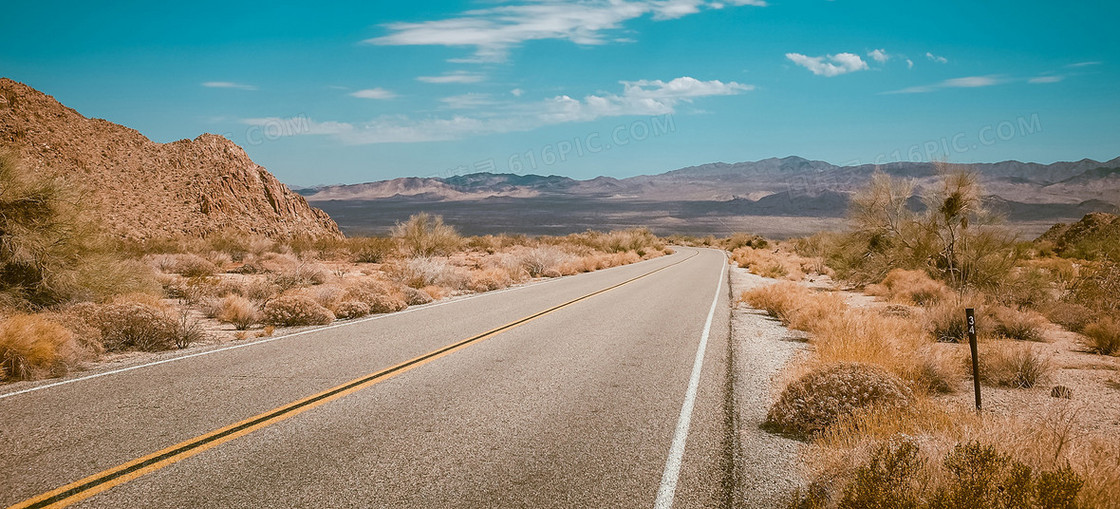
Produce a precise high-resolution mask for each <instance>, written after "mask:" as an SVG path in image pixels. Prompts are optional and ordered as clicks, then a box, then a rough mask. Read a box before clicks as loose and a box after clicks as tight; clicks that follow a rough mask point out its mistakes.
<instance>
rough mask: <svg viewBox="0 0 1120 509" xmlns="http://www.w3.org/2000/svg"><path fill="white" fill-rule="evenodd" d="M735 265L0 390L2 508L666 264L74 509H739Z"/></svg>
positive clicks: (480, 304)
mask: <svg viewBox="0 0 1120 509" xmlns="http://www.w3.org/2000/svg"><path fill="white" fill-rule="evenodd" d="M725 263H726V262H725V258H724V255H723V254H722V253H721V252H718V251H711V250H695V249H687V248H681V249H679V250H678V252H677V254H674V255H672V256H666V257H662V258H658V259H655V260H650V261H647V262H642V263H638V264H634V265H629V266H625V267H619V268H615V269H610V270H605V271H599V272H595V273H591V274H584V275H580V276H575V277H568V278H561V279H556V280H550V281H548V282H545V283H539V284H535V285H530V286H527V287H523V288H517V289H513V290H508V291H502V292H494V293H490V294H484V295H480V296H477V297H473V298H468V299H462V300H458V301H453V302H450V303H447V304H443V305H438V306H426V307H422V308H416V309H414V310H412V311H410V312H405V313H399V314H394V315H386V316H383V317H379V318H377V319H374V320H368V321H364V322H360V323H353V324H348V325H344V326H341V327H334V328H330V329H326V330H318V331H314V332H309V333H305V334H301V335H297V336H292V337H286V338H282V339H278V340H274V341H270V342H266V343H261V344H254V345H252V346H248V347H243V348H237V349H232V350H221V351H215V352H212V353H209V354H207V355H202V356H196V357H192V358H186V359H181V360H177V361H174V362H166V363H163V364H158V365H154V366H146V367H141V368H139V369H134V370H130V371H127V372H121V373H115V374H108V375H105V376H100V377H97V378H92V379H82V380H77V381H74V382H73V383H66V384H62V385H56V386H51V387H45V388H42V389H41V390H33V391H31V392H25V393H21V394H15V395H10V396H7V397H5V395H4V393H11V392H13V390H15V389H13V388H11V387H9V388H0V506H7V505H10V504H16V503H19V502H21V501H24V500H27V499H30V498H32V497H35V496H37V495H40V494H42V493H46V492H49V491H51V490H54V489H56V488H59V487H62V486H65V485H67V484H69V483H72V482H74V481H78V480H79V479H83V478H86V477H87V476H91V475H94V474H97V473H99V472H103V471H106V470H107V469H113V468H114V467H117V466H118V465H122V464H125V463H128V462H130V461H132V460H135V459H137V458H141V457H144V456H146V455H149V454H151V453H154V452H157V451H160V450H162V449H165V448H168V447H170V446H172V445H175V444H179V443H181V442H184V441H188V443H189V441H191V440H192V439H194V438H195V437H199V436H202V435H205V434H207V433H209V432H212V431H214V430H218V429H220V428H223V427H224V426H228V425H231V424H234V423H237V422H239V421H242V420H245V419H249V418H251V417H253V416H256V415H258V414H262V413H266V412H268V411H270V410H273V409H276V408H282V407H284V406H285V405H289V404H291V403H293V402H296V401H298V400H301V399H302V398H307V397H308V396H312V395H315V394H319V393H321V392H322V391H326V390H328V389H331V388H332V387H336V386H339V385H340V384H345V383H347V382H349V381H351V380H355V379H359V378H362V377H365V376H367V375H369V374H371V373H375V372H378V371H379V370H384V369H386V368H389V367H391V366H394V365H397V364H399V363H402V362H405V361H408V360H409V359H414V358H416V357H418V356H422V355H424V354H427V353H429V352H433V351H437V350H439V349H441V348H443V347H445V346H447V345H451V344H454V343H456V342H459V341H462V340H464V339H467V338H471V337H472V336H477V335H479V334H482V333H485V332H486V331H490V330H492V329H495V328H497V327H501V326H503V325H506V324H510V323H511V322H516V321H518V320H521V319H523V318H526V317H530V316H532V315H534V314H536V313H539V312H541V311H544V310H548V309H550V308H553V307H555V306H558V305H561V304H564V303H567V302H569V301H572V300H573V299H577V298H579V297H582V296H586V295H588V294H592V293H594V292H597V291H599V290H603V289H606V288H610V287H612V286H614V285H618V284H619V283H622V282H625V281H628V280H631V279H632V278H635V277H637V276H641V275H643V274H646V273H650V272H653V273H652V274H649V275H648V276H646V277H643V278H640V279H636V280H633V281H631V282H629V283H626V284H624V285H622V286H618V287H616V288H613V289H611V290H609V291H606V292H603V293H599V294H596V295H592V296H590V297H588V298H586V299H583V300H580V301H578V302H575V303H572V304H570V305H568V306H566V307H563V308H560V309H556V310H554V311H553V312H551V313H548V314H545V315H543V316H539V317H537V318H534V319H532V320H529V321H526V322H524V323H520V324H518V325H516V326H513V327H510V328H508V329H505V330H503V331H501V332H500V333H498V334H495V335H492V336H490V337H487V338H484V339H481V340H478V341H475V342H473V343H470V344H468V345H465V346H463V347H461V348H459V349H456V350H454V351H451V352H448V353H446V354H444V355H440V356H437V357H435V358H433V359H430V360H429V361H428V362H424V363H418V364H417V365H416V366H414V367H412V369H408V370H406V371H402V372H400V373H399V374H396V375H395V376H392V377H391V378H387V379H383V380H382V379H378V380H376V381H374V382H370V383H369V384H367V385H364V386H362V387H359V388H358V389H357V390H351V391H348V392H346V393H344V394H341V395H339V396H332V397H333V398H335V399H331V400H329V401H326V402H325V403H322V402H321V404H317V405H318V406H314V407H311V408H309V409H304V410H305V411H302V413H298V414H295V413H293V415H291V416H289V417H287V418H283V419H278V420H276V421H275V422H266V423H264V424H262V425H260V426H258V427H254V428H250V429H249V431H248V432H245V433H242V434H237V435H233V438H229V437H227V438H224V439H223V440H228V441H224V442H221V443H217V445H214V444H211V445H213V446H212V447H209V446H208V447H200V448H199V450H198V451H194V452H193V453H191V454H189V455H184V456H183V457H182V458H177V457H172V460H171V461H168V462H167V463H166V464H164V465H157V467H152V468H148V469H145V470H140V471H135V472H132V474H130V476H126V477H127V478H128V479H129V480H127V482H123V483H120V484H119V485H117V484H115V483H116V482H119V481H120V479H118V480H117V481H114V482H113V483H108V484H106V485H104V486H101V487H100V488H98V489H91V490H87V492H82V493H81V494H80V496H78V497H75V499H80V500H77V502H76V503H75V504H74V506H75V507H113V508H116V507H291V506H297V507H653V506H654V505H655V502H656V501H657V500H660V501H661V502H662V503H664V502H666V501H667V498H666V495H667V493H666V491H667V488H666V487H665V486H666V485H672V484H673V483H672V481H673V480H676V483H675V490H668V491H670V492H671V494H672V499H671V500H672V501H673V507H726V506H728V505H729V504H730V500H731V498H732V491H733V489H732V486H733V475H732V472H733V471H734V468H733V466H732V465H733V461H732V454H734V452H733V451H734V450H735V446H734V444H733V443H732V440H733V439H732V437H733V435H734V433H732V429H731V417H730V416H731V415H733V411H732V410H731V409H730V408H728V407H727V405H728V403H727V401H728V400H729V397H728V392H727V391H728V390H729V375H728V371H727V370H728V369H729V363H728V358H727V357H728V352H729V348H728V328H729V325H728V320H729V312H728V310H729V305H728V302H727V300H728V291H727V286H726V281H725V279H726V274H725V272H724V265H725ZM658 269H662V270H658ZM654 271H656V272H654ZM717 285H720V287H721V288H722V289H721V290H717ZM713 298H715V301H713ZM709 316H711V318H709ZM706 325H707V326H708V329H709V330H710V331H711V333H710V335H708V336H707V340H706V342H705V343H706V347H705V348H704V349H703V355H702V356H700V357H698V350H700V348H699V347H700V345H701V343H702V341H701V340H702V337H704V336H705V335H704V330H705V326H706ZM697 359H699V362H697ZM698 369H699V374H700V376H699V378H696V379H694V380H691V381H692V382H693V384H694V391H691V392H690V390H689V389H690V379H692V378H694V375H695V373H697V370H698ZM41 385H43V384H40V386H41ZM21 388H22V387H21ZM690 393H691V394H694V396H695V397H694V398H693V399H688V398H687V397H686V396H688V395H689V394H690ZM686 399H688V401H689V402H690V403H686ZM690 405H691V407H690ZM682 407H683V409H684V411H683V412H682ZM682 414H684V415H683V416H682ZM684 417H688V418H687V419H685V418H684ZM682 426H683V429H682ZM684 429H687V433H683V431H684ZM675 437H676V441H677V442H681V439H682V438H686V439H687V440H686V441H684V442H683V445H684V447H683V448H680V447H678V448H677V450H676V452H677V453H678V454H679V458H680V462H679V475H677V476H674V475H673V474H672V470H673V469H672V468H668V470H670V473H669V474H668V475H667V474H666V470H667V463H669V464H671V463H673V462H672V460H671V459H670V456H671V454H672V453H671V450H673V449H674V448H673V444H674V438H675ZM679 445H681V444H680V443H678V446H679ZM160 467H161V468H160ZM140 474H143V475H140ZM133 477H134V478H133ZM108 486H111V487H109V488H108V489H104V488H106V487H108ZM100 489H104V491H101V492H99V493H96V494H93V495H91V496H88V498H82V497H85V496H86V495H90V494H91V493H93V492H97V491H99V490H100ZM659 495H660V499H659ZM75 499H65V500H64V501H63V502H73V501H74V500H75Z"/></svg>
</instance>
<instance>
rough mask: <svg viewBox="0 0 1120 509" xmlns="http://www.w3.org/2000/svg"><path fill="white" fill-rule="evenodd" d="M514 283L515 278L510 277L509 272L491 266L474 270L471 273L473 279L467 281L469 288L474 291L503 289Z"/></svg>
mask: <svg viewBox="0 0 1120 509" xmlns="http://www.w3.org/2000/svg"><path fill="white" fill-rule="evenodd" d="M512 284H513V279H512V278H510V277H509V272H506V271H505V270H502V269H499V268H496V267H491V268H487V269H483V270H480V271H473V272H472V273H471V280H470V282H469V283H467V289H469V290H471V291H472V292H489V291H494V290H501V289H502V288H506V287H509V286H510V285H512Z"/></svg>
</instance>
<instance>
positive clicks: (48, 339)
mask: <svg viewBox="0 0 1120 509" xmlns="http://www.w3.org/2000/svg"><path fill="white" fill-rule="evenodd" d="M78 357H79V349H78V345H77V342H76V341H75V339H74V334H73V333H72V332H71V331H70V330H69V329H67V328H66V327H64V326H62V325H61V324H59V323H56V322H54V321H52V320H49V319H47V318H44V317H42V316H38V315H27V314H17V315H13V316H9V317H7V318H4V319H2V320H0V381H11V380H27V379H34V378H40V377H44V376H59V375H62V374H65V373H66V371H67V369H68V368H69V367H70V366H71V365H72V364H73V363H75V362H76V361H77V359H78Z"/></svg>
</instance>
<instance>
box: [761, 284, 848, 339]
mask: <svg viewBox="0 0 1120 509" xmlns="http://www.w3.org/2000/svg"><path fill="white" fill-rule="evenodd" d="M741 300H743V301H745V302H747V303H748V304H750V305H751V306H752V307H755V308H758V309H762V310H764V311H766V312H767V313H769V314H770V316H773V317H774V318H777V319H778V320H781V322H782V323H783V324H785V325H787V326H789V327H791V328H794V329H797V330H803V331H808V332H814V331H815V330H816V328H817V325H818V324H821V323H823V322H824V321H825V320H826V319H827V318H828V317H830V316H834V315H839V314H842V313H843V312H844V311H845V310H846V309H847V305H846V304H845V303H844V299H843V298H842V297H840V296H839V295H836V294H831V293H821V292H815V291H813V290H810V289H808V288H806V287H804V286H801V285H799V284H796V283H791V282H782V283H777V284H773V285H767V286H762V287H759V288H755V289H754V290H750V291H747V292H743V295H742V297H741Z"/></svg>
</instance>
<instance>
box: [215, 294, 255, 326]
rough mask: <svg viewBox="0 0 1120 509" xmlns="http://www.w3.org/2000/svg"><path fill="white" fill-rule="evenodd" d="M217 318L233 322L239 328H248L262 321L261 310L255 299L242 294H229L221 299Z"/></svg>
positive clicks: (225, 321)
mask: <svg viewBox="0 0 1120 509" xmlns="http://www.w3.org/2000/svg"><path fill="white" fill-rule="evenodd" d="M215 318H217V319H218V321H219V322H222V323H228V324H232V325H233V326H234V327H235V328H236V329H237V330H246V329H248V328H249V327H252V326H253V325H256V324H257V323H259V322H260V321H261V312H260V310H259V309H258V308H257V305H256V304H255V303H254V302H253V301H251V300H249V299H247V298H245V297H242V296H240V295H227V296H225V297H222V299H221V301H219V303H218V307H217V312H216V314H215Z"/></svg>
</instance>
